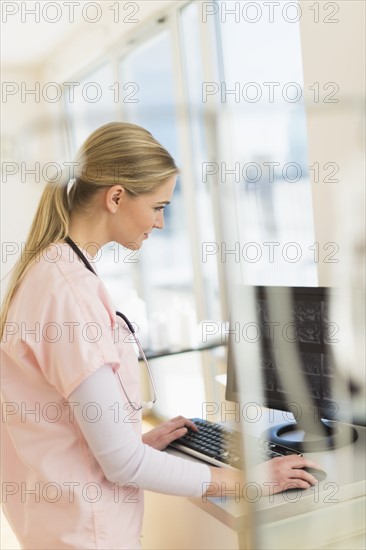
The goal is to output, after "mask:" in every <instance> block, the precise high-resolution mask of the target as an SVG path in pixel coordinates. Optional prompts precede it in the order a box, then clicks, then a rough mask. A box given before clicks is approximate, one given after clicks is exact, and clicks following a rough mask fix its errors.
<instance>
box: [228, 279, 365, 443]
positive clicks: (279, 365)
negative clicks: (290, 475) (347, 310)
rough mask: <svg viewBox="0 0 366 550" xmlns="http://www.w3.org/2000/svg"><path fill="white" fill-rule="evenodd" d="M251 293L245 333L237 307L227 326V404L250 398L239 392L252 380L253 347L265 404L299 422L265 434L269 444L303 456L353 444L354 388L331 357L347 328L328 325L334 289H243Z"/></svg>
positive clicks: (355, 437)
mask: <svg viewBox="0 0 366 550" xmlns="http://www.w3.org/2000/svg"><path fill="white" fill-rule="evenodd" d="M243 288H245V287H242V289H243ZM248 289H249V290H250V289H251V292H252V309H251V312H252V313H251V314H248V313H246V314H245V315H243V316H242V323H245V328H246V330H244V326H241V324H240V315H239V316H238V306H237V310H236V317H235V322H234V320H233V319H232V320H231V321H230V329H231V330H230V338H229V345H228V359H227V387H226V399H227V400H228V401H234V402H237V403H239V404H243V393H246V392H245V391H244V392H243V391H240V387H241V388H243V387H245V388H246V387H247V385H250V384H251V382H252V380H253V364H252V363H253V361H254V362H256V361H255V356H256V354H253V353H252V349H250V346H252V345H255V346H257V358H258V365H257V367H258V368H259V374H260V376H259V380H260V383H259V385H260V386H261V390H262V391H261V396H262V398H263V402H262V403H261V405H264V406H266V407H268V408H270V409H278V410H281V411H289V412H291V413H292V414H293V415H294V417H295V420H296V422H294V423H288V422H286V423H284V424H283V425H279V426H275V427H273V428H271V430H270V431H269V432H268V433H267V434H266V438H267V439H268V440H270V441H272V442H274V443H279V444H282V445H285V446H288V447H291V448H294V449H296V450H299V451H302V452H304V451H306V452H311V451H321V450H325V449H331V448H335V447H340V446H344V445H347V444H350V443H352V442H353V441H355V440H356V439H357V429H356V428H355V427H354V426H352V425H350V422H349V421H350V411H351V410H352V394H353V392H354V390H355V388H353V387H352V384H351V383H350V382H349V381H348V380H345V378H344V376H342V375H341V374H340V372H339V371H338V370H337V366H336V359H335V354H334V350H335V349H336V345H337V343H339V341H340V339H341V338H342V324H341V323H340V322H336V321H334V320H332V319H331V314H330V311H331V309H330V307H329V306H330V297H331V295H332V294H333V293H334V292H337V291H336V290H334V289H330V288H320V287H316V288H311V287H261V286H257V287H246V296H249V294H248ZM239 293H240V287H239ZM236 301H237V302H238V303H241V305H240V308H241V310H243V308H245V307H246V306H245V300H244V301H242V302H241V300H240V296H238V295H237V296H236ZM253 306H254V307H253ZM249 309H250V307H249ZM252 317H253V318H252ZM238 323H239V325H238V327H236V328H237V330H235V324H238ZM249 329H251V331H250V330H249ZM243 339H245V342H244V346H243V345H242V344H243ZM248 352H249V353H248ZM253 358H254V359H253ZM249 363H250V364H249ZM239 369H240V371H239ZM257 374H258V372H257ZM257 378H258V377H257ZM351 416H352V415H351ZM342 420H343V421H348V424H342V423H341V421H342ZM352 422H358V423H360V424H364V419H356V418H353V417H352Z"/></svg>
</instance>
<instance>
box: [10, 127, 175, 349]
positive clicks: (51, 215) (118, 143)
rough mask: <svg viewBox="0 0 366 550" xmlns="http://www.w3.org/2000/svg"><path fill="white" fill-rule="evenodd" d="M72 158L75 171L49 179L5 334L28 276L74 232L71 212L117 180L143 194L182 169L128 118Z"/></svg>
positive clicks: (16, 276) (16, 278)
mask: <svg viewBox="0 0 366 550" xmlns="http://www.w3.org/2000/svg"><path fill="white" fill-rule="evenodd" d="M71 164H72V166H73V173H72V174H67V176H64V177H62V178H61V179H60V181H59V182H58V183H53V182H50V181H49V182H48V183H47V184H46V187H45V189H44V191H43V193H42V196H41V199H40V202H39V205H38V208H37V211H36V214H35V216H34V219H33V222H32V226H31V229H30V232H29V235H28V237H27V240H26V242H25V247H24V248H23V249H22V253H21V256H20V258H19V260H18V262H17V263H16V264H15V266H14V268H13V273H12V277H11V280H10V283H9V288H8V290H7V293H6V296H5V298H4V302H3V305H2V308H1V316H0V320H1V326H0V338H2V336H3V330H4V325H5V322H6V318H7V315H8V310H9V307H10V304H11V301H12V299H13V298H14V296H15V293H16V291H17V289H18V287H19V285H20V283H21V281H22V279H23V278H24V276H25V274H26V272H27V271H28V269H29V267H30V266H31V265H32V263H33V262H34V260H35V259H36V258H37V257H39V254H40V253H42V251H43V250H45V249H46V248H47V247H48V246H49V245H50V244H52V243H54V242H58V241H63V240H64V239H65V237H66V236H67V235H68V229H69V220H70V214H71V212H81V211H84V210H85V209H87V208H88V206H89V205H90V204H91V203H92V200H93V198H94V196H95V195H96V193H98V192H100V191H102V190H103V189H106V188H108V187H112V186H113V185H117V184H120V185H122V186H123V187H124V188H125V189H126V190H127V192H128V193H130V194H131V195H135V196H137V195H140V194H143V193H150V192H152V191H154V190H155V189H156V188H157V187H159V186H160V185H161V184H163V183H164V182H166V180H167V179H168V178H170V177H171V176H173V175H175V174H177V173H178V168H177V166H176V165H175V162H174V159H173V158H172V156H171V155H170V154H169V153H168V151H167V150H166V149H165V148H164V147H163V146H162V145H161V144H160V143H159V142H158V141H156V140H155V139H154V137H153V136H152V135H151V133H150V132H148V131H147V130H145V129H144V128H141V126H137V125H135V124H129V123H126V122H111V123H109V124H105V125H104V126H101V127H100V128H98V129H97V130H95V132H93V133H92V134H91V135H90V136H89V137H88V138H87V140H86V141H85V142H84V143H83V145H82V146H81V148H80V150H79V151H78V153H77V155H76V159H75V162H74V163H71ZM70 180H74V181H73V182H70ZM70 183H72V185H70ZM69 186H70V189H69V190H68V187H69Z"/></svg>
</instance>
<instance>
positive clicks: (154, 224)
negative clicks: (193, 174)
mask: <svg viewBox="0 0 366 550" xmlns="http://www.w3.org/2000/svg"><path fill="white" fill-rule="evenodd" d="M175 183H176V176H175V175H174V176H172V177H170V178H169V179H168V180H167V181H166V182H165V183H163V184H162V185H160V186H159V187H158V188H157V189H156V191H152V192H151V193H145V194H142V195H137V196H133V195H130V194H129V193H127V192H126V191H125V190H122V192H121V193H120V194H119V195H118V196H114V201H115V204H116V211H115V212H113V214H112V216H111V218H110V231H111V240H113V241H116V242H118V243H119V244H121V245H122V246H124V247H125V248H129V249H131V250H137V249H138V248H140V247H141V246H142V243H143V242H144V240H145V239H148V237H149V234H150V233H151V231H152V230H153V229H154V228H156V229H163V227H164V207H165V206H166V205H167V204H169V203H170V202H171V199H172V196H173V191H174V187H175Z"/></svg>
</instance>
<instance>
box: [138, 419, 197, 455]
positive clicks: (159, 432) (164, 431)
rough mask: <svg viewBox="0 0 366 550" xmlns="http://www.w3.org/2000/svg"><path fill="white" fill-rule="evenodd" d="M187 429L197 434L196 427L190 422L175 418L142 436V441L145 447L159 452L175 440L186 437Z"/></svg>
mask: <svg viewBox="0 0 366 550" xmlns="http://www.w3.org/2000/svg"><path fill="white" fill-rule="evenodd" d="M188 428H191V429H192V430H193V431H195V432H198V428H197V426H196V425H195V424H194V423H193V422H192V421H191V420H188V418H184V416H176V417H175V418H172V419H171V420H168V421H167V422H163V423H162V424H160V426H158V427H157V428H153V429H152V430H150V431H149V432H146V433H145V434H143V436H142V441H143V443H145V444H146V445H150V447H154V449H158V450H159V451H161V450H162V449H165V447H166V446H167V445H169V443H171V442H172V441H174V440H175V439H179V438H180V437H183V436H184V435H186V433H187V431H188Z"/></svg>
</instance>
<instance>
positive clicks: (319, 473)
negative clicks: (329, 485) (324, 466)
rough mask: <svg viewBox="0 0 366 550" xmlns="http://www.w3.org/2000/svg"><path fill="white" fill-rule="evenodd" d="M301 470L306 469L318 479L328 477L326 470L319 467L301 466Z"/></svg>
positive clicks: (321, 479)
mask: <svg viewBox="0 0 366 550" xmlns="http://www.w3.org/2000/svg"><path fill="white" fill-rule="evenodd" d="M301 470H304V472H308V473H309V474H311V475H312V476H314V477H315V479H317V480H318V481H323V479H325V478H326V477H327V474H326V472H324V470H319V469H318V468H301Z"/></svg>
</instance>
